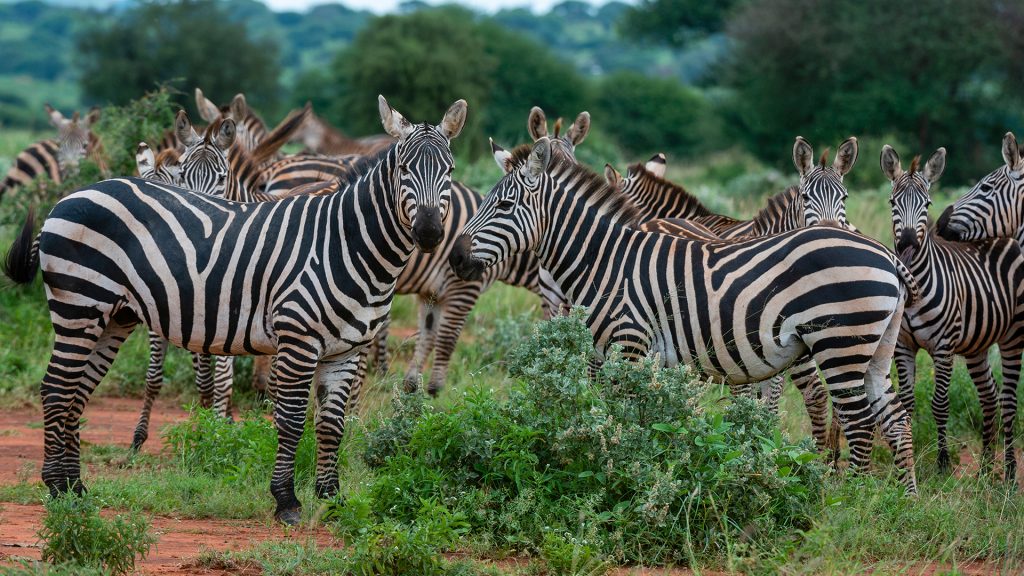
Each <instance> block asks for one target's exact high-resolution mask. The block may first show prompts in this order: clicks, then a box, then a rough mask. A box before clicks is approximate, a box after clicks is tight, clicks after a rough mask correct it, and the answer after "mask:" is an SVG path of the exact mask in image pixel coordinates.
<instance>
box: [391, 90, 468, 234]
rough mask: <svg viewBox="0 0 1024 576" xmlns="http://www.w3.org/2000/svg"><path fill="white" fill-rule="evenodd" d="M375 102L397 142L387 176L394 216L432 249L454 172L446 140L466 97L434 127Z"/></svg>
mask: <svg viewBox="0 0 1024 576" xmlns="http://www.w3.org/2000/svg"><path fill="white" fill-rule="evenodd" d="M377 104H378V108H379V110H380V120H381V123H382V124H383V125H384V130H385V131H386V132H387V133H388V134H390V135H391V136H393V137H394V138H396V139H397V140H398V143H397V144H395V162H396V166H395V170H394V171H393V173H392V178H393V186H394V190H396V191H397V193H398V197H397V205H398V215H399V220H400V221H401V222H402V224H403V225H405V226H407V227H410V228H411V229H412V237H413V240H414V241H415V242H416V246H417V247H418V248H419V249H420V250H421V251H423V252H433V251H434V249H435V248H437V247H438V245H440V244H441V241H442V240H444V221H445V220H446V219H447V218H448V208H449V206H450V203H451V196H452V171H453V170H455V160H454V159H453V158H452V152H451V140H452V139H453V138H455V137H456V136H458V135H459V132H461V131H462V126H463V125H464V124H465V122H466V101H465V100H458V101H456V102H455V103H454V104H452V106H451V107H450V108H449V109H448V111H447V112H446V113H445V115H444V118H442V119H441V123H440V124H439V125H437V126H431V125H430V124H425V123H424V124H416V125H414V124H412V123H411V122H409V121H408V120H406V119H405V118H404V117H403V116H402V115H401V114H399V113H398V111H397V110H395V109H394V108H392V107H391V106H390V105H389V104H388V101H387V100H385V99H384V97H383V96H378V97H377Z"/></svg>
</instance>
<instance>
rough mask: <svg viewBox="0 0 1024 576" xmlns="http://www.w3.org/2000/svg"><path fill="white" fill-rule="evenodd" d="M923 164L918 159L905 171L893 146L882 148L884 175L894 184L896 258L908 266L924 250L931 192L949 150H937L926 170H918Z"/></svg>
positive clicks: (891, 202)
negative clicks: (923, 244) (918, 252)
mask: <svg viewBox="0 0 1024 576" xmlns="http://www.w3.org/2000/svg"><path fill="white" fill-rule="evenodd" d="M920 162H921V157H920V156H917V157H915V158H914V160H913V161H912V162H911V163H910V170H908V171H906V172H904V171H903V166H902V165H901V164H900V157H899V154H897V153H896V151H895V150H893V148H892V146H889V145H888V144H886V145H885V146H883V147H882V156H881V159H880V164H881V165H882V174H885V177H886V178H888V179H889V182H892V194H891V195H890V196H889V204H890V205H891V206H892V233H893V237H894V238H895V247H896V255H897V256H898V257H899V259H900V260H901V261H903V263H904V264H907V265H909V264H910V261H911V260H912V259H913V258H914V255H915V254H916V253H917V251H918V250H920V249H921V244H922V243H923V242H924V241H925V237H926V236H927V234H928V207H929V206H931V205H932V198H931V195H930V192H929V191H930V189H931V186H932V184H934V183H935V182H937V181H938V179H939V177H940V176H942V171H943V170H944V169H945V168H946V149H945V148H939V149H938V150H936V151H935V153H934V154H932V157H931V158H929V159H928V162H927V163H925V165H924V170H919V169H918V166H919V164H920Z"/></svg>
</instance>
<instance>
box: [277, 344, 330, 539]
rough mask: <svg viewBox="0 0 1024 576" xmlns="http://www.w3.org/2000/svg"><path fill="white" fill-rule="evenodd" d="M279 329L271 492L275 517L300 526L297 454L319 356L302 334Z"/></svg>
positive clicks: (282, 521) (284, 522) (300, 505)
mask: <svg viewBox="0 0 1024 576" xmlns="http://www.w3.org/2000/svg"><path fill="white" fill-rule="evenodd" d="M275 328H277V329H278V332H277V333H278V341H279V342H280V343H281V344H280V347H279V348H278V351H277V361H276V366H275V367H274V374H275V378H276V380H277V386H276V401H275V403H274V425H275V427H276V428H277V456H276V458H275V459H274V472H273V475H272V476H271V478H270V493H271V494H273V496H274V500H275V501H276V502H277V509H276V510H275V511H274V518H275V519H276V520H277V521H278V522H281V523H283V524H289V525H291V524H298V522H299V520H301V519H302V504H301V503H300V502H299V499H298V498H297V497H296V496H295V451H296V449H297V448H298V446H299V439H301V438H302V431H303V428H304V427H305V423H306V407H307V404H308V401H309V386H310V382H311V380H312V379H313V376H314V374H315V373H316V369H317V361H318V356H319V353H318V352H316V351H314V350H312V349H311V347H310V346H309V343H308V342H306V341H305V339H304V338H302V335H299V334H291V333H286V332H284V331H283V330H280V326H275Z"/></svg>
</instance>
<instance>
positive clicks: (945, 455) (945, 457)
mask: <svg viewBox="0 0 1024 576" xmlns="http://www.w3.org/2000/svg"><path fill="white" fill-rule="evenodd" d="M938 467H939V472H941V473H943V474H948V473H949V452H946V451H945V450H942V451H940V452H939V461H938Z"/></svg>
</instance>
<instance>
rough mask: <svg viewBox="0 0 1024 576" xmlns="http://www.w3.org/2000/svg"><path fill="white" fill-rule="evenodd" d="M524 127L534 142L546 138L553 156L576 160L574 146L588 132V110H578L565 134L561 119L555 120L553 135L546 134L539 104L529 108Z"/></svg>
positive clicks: (545, 123) (543, 116)
mask: <svg viewBox="0 0 1024 576" xmlns="http://www.w3.org/2000/svg"><path fill="white" fill-rule="evenodd" d="M526 129H527V130H528V131H529V133H530V137H531V138H533V141H534V142H537V141H538V140H540V139H541V138H548V140H549V145H550V146H551V154H552V155H553V156H554V157H555V158H566V159H568V160H571V161H572V162H574V163H575V162H576V147H577V146H579V145H580V143H582V142H583V139H584V138H586V137H587V134H589V133H590V112H585V111H584V112H580V113H579V115H578V116H576V121H575V122H573V123H572V126H569V129H568V130H566V131H565V134H561V131H562V119H561V118H559V119H558V120H555V132H554V136H549V135H548V119H547V117H546V116H545V115H544V111H543V110H541V108H540V106H534V107H533V108H532V109H530V116H529V117H528V118H527V119H526Z"/></svg>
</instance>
